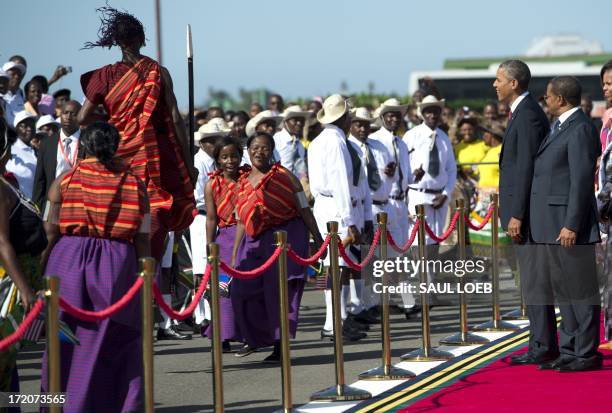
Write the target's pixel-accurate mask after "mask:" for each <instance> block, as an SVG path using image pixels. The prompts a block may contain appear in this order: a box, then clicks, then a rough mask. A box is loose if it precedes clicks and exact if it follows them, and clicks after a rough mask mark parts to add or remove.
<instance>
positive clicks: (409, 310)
mask: <svg viewBox="0 0 612 413" xmlns="http://www.w3.org/2000/svg"><path fill="white" fill-rule="evenodd" d="M421 310H422V308H421V306H420V305H415V306H414V307H412V308H407V309H405V310H404V315H405V316H406V320H412V319H413V318H414V317H413V316H415V315H417V314H418V313H420V312H421Z"/></svg>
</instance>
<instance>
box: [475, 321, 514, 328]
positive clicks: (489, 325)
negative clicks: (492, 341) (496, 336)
mask: <svg viewBox="0 0 612 413" xmlns="http://www.w3.org/2000/svg"><path fill="white" fill-rule="evenodd" d="M496 324H497V325H496ZM518 329H519V327H517V326H515V325H514V324H512V323H509V322H507V321H504V320H499V321H497V323H496V322H495V320H491V321H487V322H486V323H482V324H478V325H477V326H474V327H472V330H473V331H516V330H518Z"/></svg>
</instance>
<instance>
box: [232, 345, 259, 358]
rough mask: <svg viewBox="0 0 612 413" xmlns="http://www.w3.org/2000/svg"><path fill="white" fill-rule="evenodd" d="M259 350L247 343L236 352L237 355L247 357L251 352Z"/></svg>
mask: <svg viewBox="0 0 612 413" xmlns="http://www.w3.org/2000/svg"><path fill="white" fill-rule="evenodd" d="M256 351H257V349H256V348H255V347H251V346H249V345H248V344H245V345H244V346H242V348H241V349H240V350H238V351H237V352H236V354H235V356H236V357H246V356H248V355H249V354H253V353H255V352H256Z"/></svg>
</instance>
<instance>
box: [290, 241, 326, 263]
mask: <svg viewBox="0 0 612 413" xmlns="http://www.w3.org/2000/svg"><path fill="white" fill-rule="evenodd" d="M330 241H331V235H329V234H328V235H327V237H325V240H324V241H323V244H321V248H319V250H318V251H317V252H315V253H314V255H313V256H312V257H309V258H302V257H300V256H299V255H297V253H296V252H295V251H293V250H292V249H289V250H288V251H287V257H289V258H290V259H292V260H293V261H295V263H296V264H298V265H303V266H306V265H312V264H314V263H316V262H317V261H318V260H319V259H320V258H321V257H322V256H323V254H324V253H325V250H326V249H327V247H328V246H329V242H330Z"/></svg>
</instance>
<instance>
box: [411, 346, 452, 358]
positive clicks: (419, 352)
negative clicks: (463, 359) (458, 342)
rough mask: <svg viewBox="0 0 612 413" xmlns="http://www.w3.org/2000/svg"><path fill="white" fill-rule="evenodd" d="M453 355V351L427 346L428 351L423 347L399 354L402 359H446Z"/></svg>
mask: <svg viewBox="0 0 612 413" xmlns="http://www.w3.org/2000/svg"><path fill="white" fill-rule="evenodd" d="M453 357H455V356H454V355H453V353H450V352H448V351H444V350H438V349H436V348H433V347H431V348H429V350H428V351H425V349H424V348H419V349H416V350H414V351H411V352H410V353H406V354H404V355H402V356H400V360H402V361H446V360H450V359H452V358H453Z"/></svg>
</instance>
